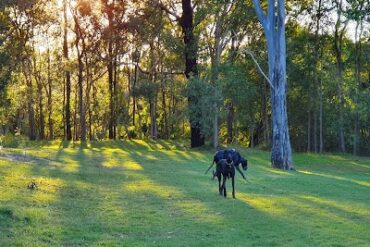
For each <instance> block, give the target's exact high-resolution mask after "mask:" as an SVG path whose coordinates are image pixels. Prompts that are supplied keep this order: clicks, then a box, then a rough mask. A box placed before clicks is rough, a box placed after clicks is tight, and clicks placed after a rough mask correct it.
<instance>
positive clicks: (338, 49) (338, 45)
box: [334, 0, 347, 153]
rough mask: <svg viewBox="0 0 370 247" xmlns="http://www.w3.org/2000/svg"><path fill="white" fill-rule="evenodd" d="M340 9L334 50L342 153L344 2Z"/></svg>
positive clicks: (343, 144)
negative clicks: (342, 17)
mask: <svg viewBox="0 0 370 247" xmlns="http://www.w3.org/2000/svg"><path fill="white" fill-rule="evenodd" d="M336 4H337V7H338V17H337V21H336V24H335V30H334V50H335V57H336V62H337V75H336V76H337V91H338V98H339V109H338V137H339V150H340V152H343V153H344V152H346V146H345V135H344V105H345V100H344V92H343V71H344V63H343V57H342V47H343V36H344V33H345V29H346V25H347V24H345V26H344V27H343V28H342V29H341V30H340V28H341V25H342V19H341V16H342V14H343V13H342V4H343V3H342V0H340V1H339V2H338V1H336Z"/></svg>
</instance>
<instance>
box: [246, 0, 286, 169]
mask: <svg viewBox="0 0 370 247" xmlns="http://www.w3.org/2000/svg"><path fill="white" fill-rule="evenodd" d="M253 4H254V7H255V10H256V13H257V17H258V19H259V21H260V22H261V24H262V27H263V30H264V32H265V36H266V40H267V50H268V65H269V79H270V81H271V83H272V85H271V107H272V154H271V162H272V167H274V168H279V169H284V170H290V169H293V160H292V148H291V144H290V137H289V129H288V114H287V102H286V91H287V88H286V86H287V81H286V43H285V0H269V1H268V10H267V13H266V14H265V13H264V11H263V10H262V7H261V3H260V0H253Z"/></svg>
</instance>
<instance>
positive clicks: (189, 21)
mask: <svg viewBox="0 0 370 247" xmlns="http://www.w3.org/2000/svg"><path fill="white" fill-rule="evenodd" d="M181 28H182V33H183V35H184V44H185V76H186V78H188V79H190V77H192V76H193V77H198V67H197V50H198V45H197V42H196V40H195V37H194V34H193V6H192V4H191V0H182V16H181ZM188 104H189V107H190V108H192V107H193V106H196V105H197V104H198V100H197V99H196V98H193V97H188ZM189 118H190V119H189V120H190V125H191V129H190V132H191V134H190V135H191V137H190V140H191V144H190V145H191V147H200V146H203V145H204V136H203V135H202V134H201V131H200V124H199V119H200V118H201V116H190V117H189Z"/></svg>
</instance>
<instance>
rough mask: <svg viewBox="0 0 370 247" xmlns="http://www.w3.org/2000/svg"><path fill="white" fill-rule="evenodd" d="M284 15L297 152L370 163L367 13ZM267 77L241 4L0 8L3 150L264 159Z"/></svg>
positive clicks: (331, 9) (40, 2) (325, 7)
mask: <svg viewBox="0 0 370 247" xmlns="http://www.w3.org/2000/svg"><path fill="white" fill-rule="evenodd" d="M261 5H262V6H261V7H262V9H266V5H267V1H262V2H261ZM285 7H286V27H285V35H286V54H287V59H286V63H287V65H286V70H287V77H286V78H287V110H288V121H289V133H290V140H291V145H292V148H293V150H294V151H308V152H348V153H353V154H370V110H369V109H370V33H369V32H370V4H369V1H368V0H300V1H292V0H287V1H286V3H285ZM267 71H268V49H267V42H266V35H265V33H264V30H263V25H261V23H260V21H259V19H258V16H257V15H256V11H255V6H254V5H253V1H251V0H230V1H225V0H223V1H221V0H209V1H202V0H199V1H197V0H193V1H191V0H182V1H176V0H162V1H160V0H153V1H149V0H144V1H136V0H127V1H125V0H99V1H92V0H29V1H22V0H5V1H4V0H1V2H0V91H1V104H0V121H1V125H2V129H1V135H2V140H3V141H4V142H5V141H6V140H9V139H12V138H15V137H14V136H26V137H27V138H29V139H30V140H43V139H48V140H51V139H65V140H81V141H87V140H102V139H125V138H153V139H157V138H160V139H169V138H171V139H172V138H173V139H177V138H182V139H183V138H185V139H189V140H190V138H192V140H195V144H196V145H194V146H201V145H203V144H204V142H205V141H206V142H209V143H213V145H214V146H218V145H221V144H223V143H228V144H231V143H233V144H236V143H237V144H242V145H249V146H251V147H255V146H259V147H261V148H270V147H271V139H272V138H271V132H272V130H271V129H272V127H271V125H272V124H271V118H272V116H271V115H272V114H271V112H272V111H271V109H272V106H271V98H270V97H271V88H270V85H269V81H268V79H267V77H266V74H267Z"/></svg>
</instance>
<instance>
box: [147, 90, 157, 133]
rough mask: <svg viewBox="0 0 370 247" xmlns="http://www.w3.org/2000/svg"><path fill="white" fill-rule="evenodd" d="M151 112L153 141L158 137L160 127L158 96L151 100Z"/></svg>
mask: <svg viewBox="0 0 370 247" xmlns="http://www.w3.org/2000/svg"><path fill="white" fill-rule="evenodd" d="M149 108H150V109H149V110H150V136H151V138H153V139H157V137H158V126H157V116H156V115H157V114H156V113H157V109H156V108H157V99H156V96H154V97H152V98H151V99H149Z"/></svg>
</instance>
